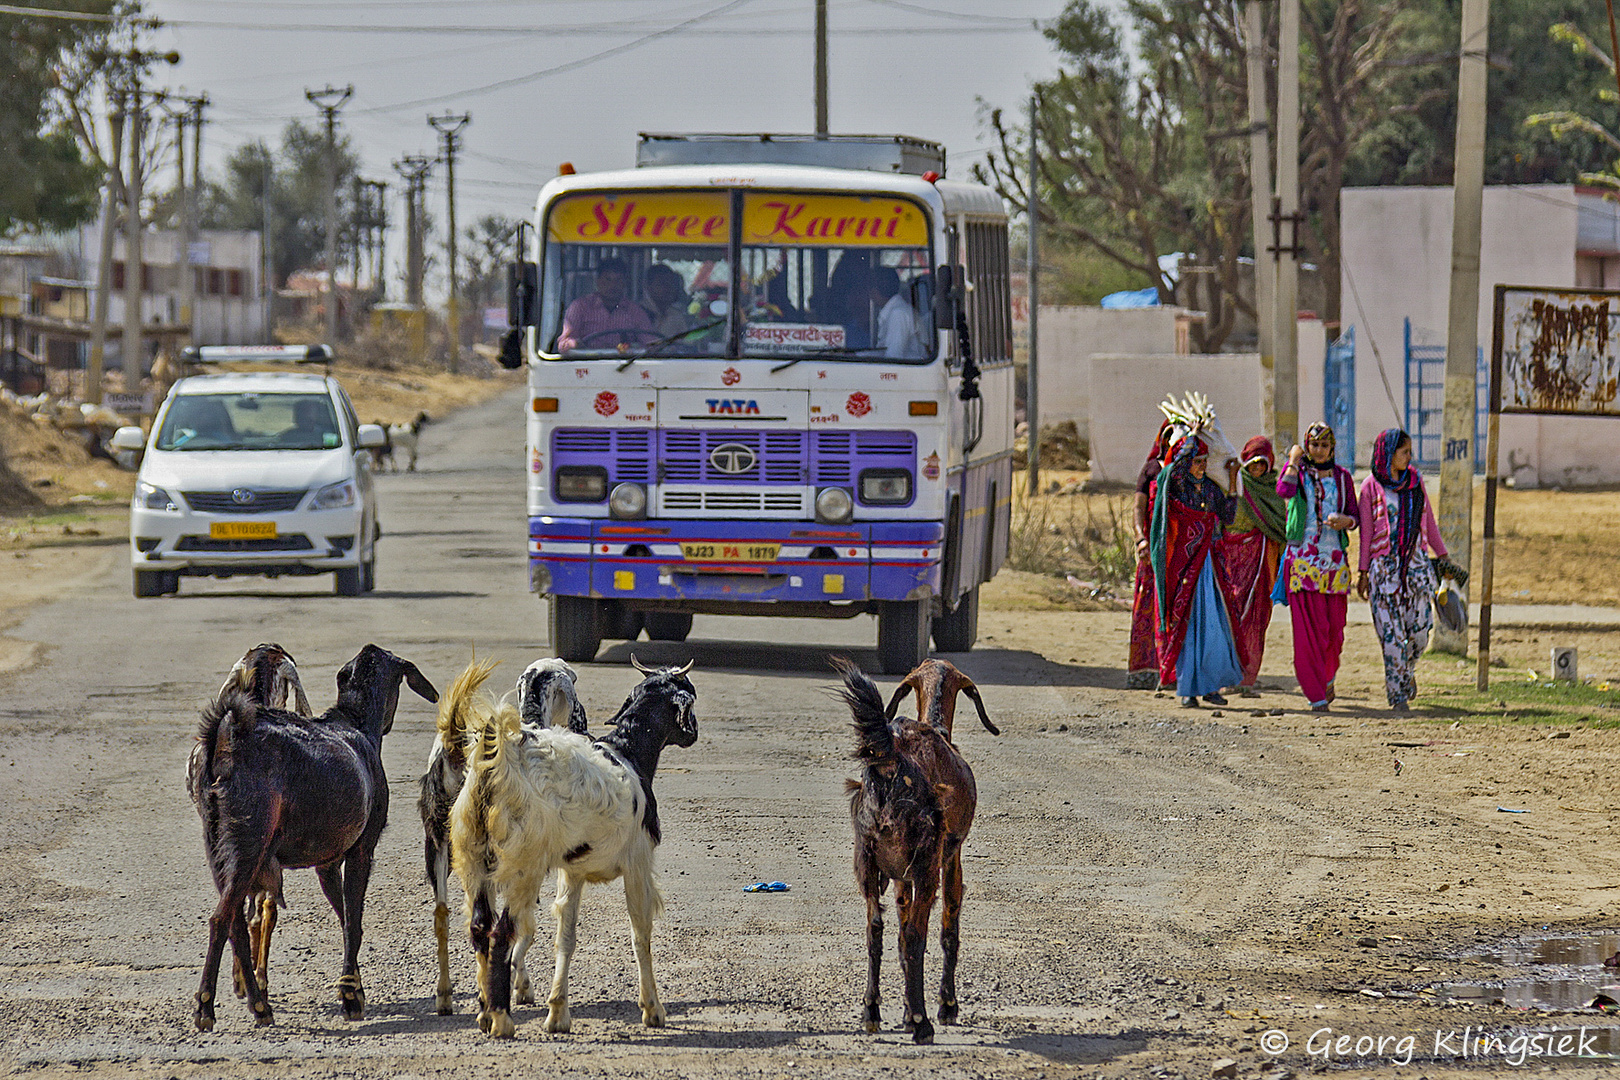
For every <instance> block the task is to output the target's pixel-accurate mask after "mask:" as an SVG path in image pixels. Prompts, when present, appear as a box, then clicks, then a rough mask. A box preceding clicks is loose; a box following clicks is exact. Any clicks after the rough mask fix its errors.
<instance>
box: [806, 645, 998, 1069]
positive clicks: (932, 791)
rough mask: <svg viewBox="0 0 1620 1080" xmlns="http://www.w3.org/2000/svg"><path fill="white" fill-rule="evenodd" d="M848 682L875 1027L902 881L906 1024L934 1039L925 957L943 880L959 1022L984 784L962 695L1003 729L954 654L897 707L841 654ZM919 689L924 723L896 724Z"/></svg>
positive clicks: (920, 678)
mask: <svg viewBox="0 0 1620 1080" xmlns="http://www.w3.org/2000/svg"><path fill="white" fill-rule="evenodd" d="M833 664H834V666H835V667H837V668H838V671H839V673H840V674H841V675H842V676H843V678H844V686H843V689H842V691H841V695H842V697H843V699H844V701H845V703H846V704H848V706H849V710H850V715H851V717H852V718H853V720H854V725H855V733H856V749H855V758H856V759H857V760H858V761H861V762H863V763H864V768H863V770H862V773H861V779H860V780H858V781H857V780H851V781H848V782H847V783H846V785H845V789H846V790H847V791H848V792H849V816H850V821H851V823H852V824H853V825H854V828H855V881H856V884H858V885H859V886H860V888H861V892H862V894H863V895H864V896H865V897H866V957H867V978H866V999H865V1011H864V1014H863V1020H864V1023H865V1027H866V1030H867V1031H871V1032H875V1031H877V1030H878V1026H879V1024H881V1023H882V1013H881V1010H880V1009H879V1007H878V1003H879V1000H880V995H879V993H878V974H879V971H880V969H881V966H882V963H883V892H884V890H885V889H886V888H887V887H888V884H889V882H890V881H891V880H892V881H893V882H894V901H895V907H896V908H897V909H898V910H899V913H900V943H899V944H900V948H899V952H900V969H901V972H902V973H903V974H904V976H905V982H906V1028H907V1029H908V1030H909V1031H911V1033H912V1038H913V1040H915V1041H916V1042H919V1043H931V1042H933V1041H934V1026H933V1024H932V1023H930V1022H929V1019H928V1013H927V1010H926V1008H925V1006H924V1004H923V978H922V970H923V955H924V953H925V951H926V949H927V941H928V920H929V918H930V916H931V915H932V913H933V907H934V898H935V896H936V895H937V894H938V892H939V890H940V888H941V884H942V879H943V888H944V893H945V906H944V909H943V911H942V912H941V914H940V929H939V944H940V950H941V952H943V953H944V955H945V964H944V969H943V971H942V973H941V975H940V983H939V1020H940V1023H943V1024H951V1023H955V1022H956V1016H957V1012H958V1006H957V1001H956V959H957V953H958V951H959V949H960V945H961V930H960V927H961V918H962V893H963V886H962V843H963V841H964V840H966V839H967V834H968V830H969V829H971V828H972V827H973V814H974V810H975V809H976V808H977V805H978V797H979V795H978V787H977V786H976V785H975V783H974V781H973V770H972V769H970V768H969V767H968V763H967V762H966V761H965V760H964V759H963V758H962V755H961V754H960V753H958V752H957V749H956V747H955V745H953V744H952V742H951V720H952V717H953V715H954V712H955V706H956V700H955V699H956V694H957V693H958V692H959V691H960V692H962V693H965V694H967V695H968V696H969V697H970V698H972V700H973V702H974V704H975V705H977V706H978V709H979V719H980V720H981V721H983V723H984V726H985V727H986V728H987V729H988V730H989V731H990V732H991V734H995V735H999V734H1000V732H999V731H997V730H996V726H995V725H994V724H992V723H991V722H990V717H989V716H988V714H986V713H985V710H984V703H983V702H982V701H980V700H979V692H978V688H977V687H975V686H974V685H973V680H971V679H969V678H968V677H967V676H966V675H963V674H962V673H961V672H960V671H957V670H956V668H954V667H952V666H951V665H950V664H949V663H947V662H946V661H944V660H925V661H923V663H922V664H921V665H919V666H918V667H917V668H916V669H915V670H914V671H912V673H911V674H910V675H907V676H906V679H905V681H904V682H903V683H902V684H901V687H900V689H899V690H898V691H897V692H896V693H895V696H894V699H893V700H892V701H891V702H890V703H889V707H888V709H887V710H885V709H884V708H883V697H882V695H881V694H879V693H878V688H877V687H876V686H875V685H874V684H873V683H872V680H871V679H868V678H867V677H866V676H865V675H863V674H862V673H861V671H860V669H859V668H857V667H856V666H855V665H854V664H852V663H850V662H849V661H848V660H843V659H835V660H834V661H833ZM913 689H914V690H916V691H917V696H918V701H917V704H918V710H917V711H918V719H916V720H900V721H893V720H892V717H893V715H894V712H895V710H896V709H897V708H898V707H899V703H900V700H901V699H902V698H903V697H904V696H905V694H906V692H908V691H910V690H913Z"/></svg>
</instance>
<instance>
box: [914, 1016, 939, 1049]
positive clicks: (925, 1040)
mask: <svg viewBox="0 0 1620 1080" xmlns="http://www.w3.org/2000/svg"><path fill="white" fill-rule="evenodd" d="M911 1041H912V1042H914V1043H916V1044H917V1045H918V1046H930V1045H932V1044H933V1042H934V1025H933V1024H931V1023H929V1022H928V1017H926V1016H925V1017H923V1018H922V1020H920V1021H919V1022H918V1023H917V1026H916V1027H915V1028H914V1029H912V1032H911Z"/></svg>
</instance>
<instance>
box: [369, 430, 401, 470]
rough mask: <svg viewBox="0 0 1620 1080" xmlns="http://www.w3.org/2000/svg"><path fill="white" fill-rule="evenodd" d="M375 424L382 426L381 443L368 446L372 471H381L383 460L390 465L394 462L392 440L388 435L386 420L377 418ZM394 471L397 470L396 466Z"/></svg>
mask: <svg viewBox="0 0 1620 1080" xmlns="http://www.w3.org/2000/svg"><path fill="white" fill-rule="evenodd" d="M377 426H378V427H380V428H382V431H383V444H382V445H381V446H373V447H371V448H370V453H371V471H372V472H382V467H383V462H384V461H386V462H388V463H389V464H390V465H392V464H393V463H394V440H393V439H392V438H390V437H389V434H388V423H387V422H386V421H383V420H379V421H377ZM394 471H395V472H398V471H399V469H398V468H397V467H396V468H395V469H394Z"/></svg>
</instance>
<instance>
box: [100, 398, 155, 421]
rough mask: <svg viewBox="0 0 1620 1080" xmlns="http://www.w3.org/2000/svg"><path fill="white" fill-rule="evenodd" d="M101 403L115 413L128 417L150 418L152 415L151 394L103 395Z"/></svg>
mask: <svg viewBox="0 0 1620 1080" xmlns="http://www.w3.org/2000/svg"><path fill="white" fill-rule="evenodd" d="M101 403H102V404H103V405H105V406H106V407H107V408H109V409H111V410H112V411H113V412H115V413H124V414H125V415H127V416H149V415H151V413H152V395H151V394H149V393H148V394H102V395H101Z"/></svg>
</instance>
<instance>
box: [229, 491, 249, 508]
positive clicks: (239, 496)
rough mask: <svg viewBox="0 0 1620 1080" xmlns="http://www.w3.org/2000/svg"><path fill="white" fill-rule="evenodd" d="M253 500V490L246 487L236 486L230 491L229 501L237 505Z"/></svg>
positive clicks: (244, 504) (243, 504)
mask: <svg viewBox="0 0 1620 1080" xmlns="http://www.w3.org/2000/svg"><path fill="white" fill-rule="evenodd" d="M252 501H253V492H252V491H250V490H248V489H247V488H236V489H235V490H234V491H232V492H231V502H233V503H235V504H236V505H237V506H246V505H247V504H248V503H250V502H252Z"/></svg>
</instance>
